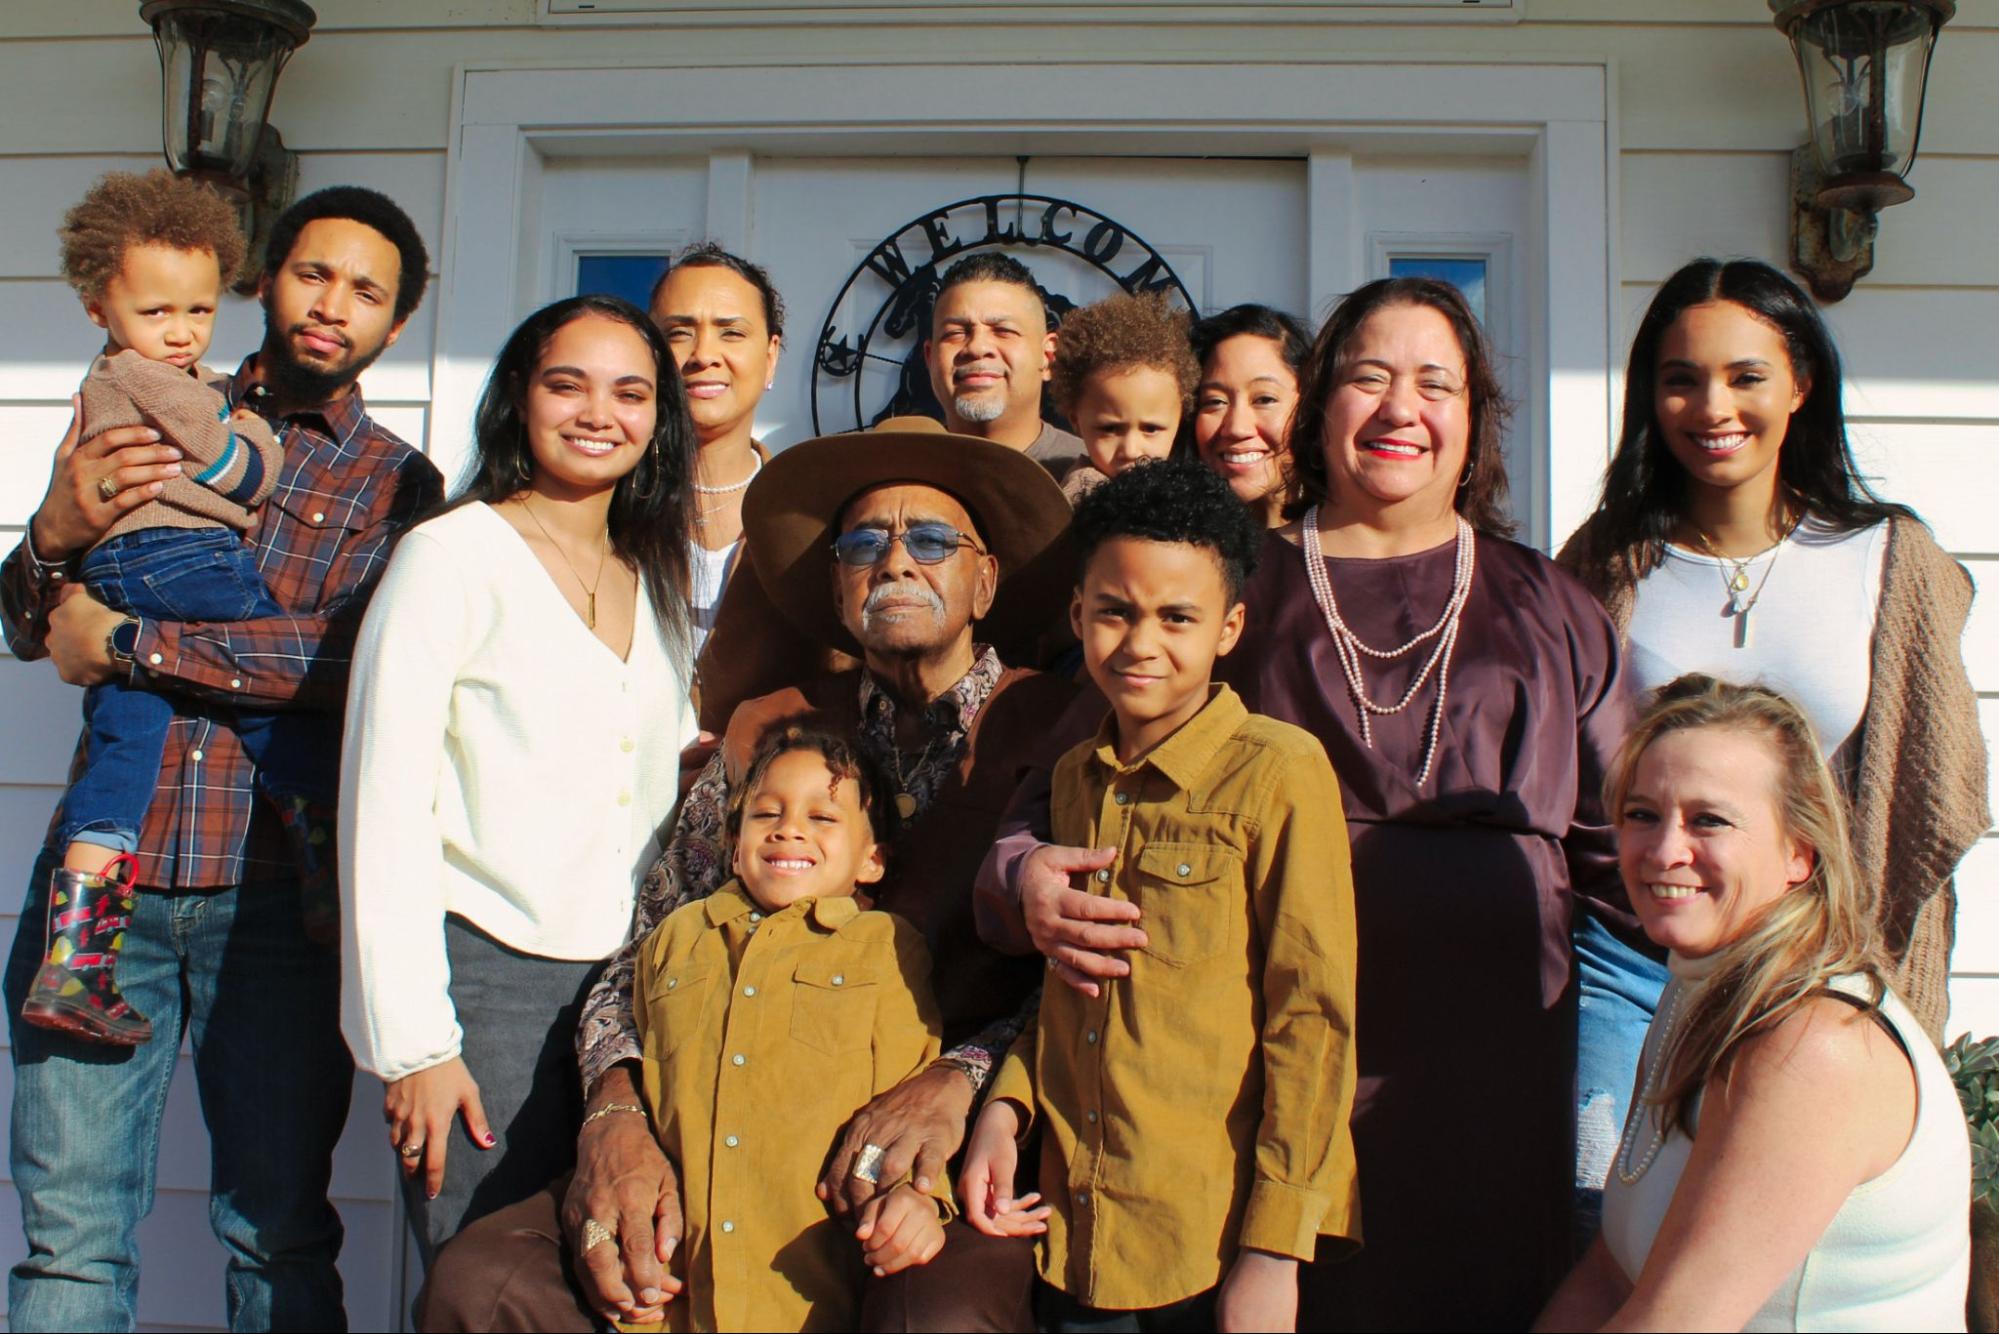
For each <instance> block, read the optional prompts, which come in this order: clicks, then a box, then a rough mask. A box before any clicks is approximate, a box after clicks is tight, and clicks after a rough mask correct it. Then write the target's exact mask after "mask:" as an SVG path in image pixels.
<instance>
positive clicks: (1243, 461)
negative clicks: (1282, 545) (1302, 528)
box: [1192, 305, 1312, 528]
mask: <svg viewBox="0 0 1999 1334" xmlns="http://www.w3.org/2000/svg"><path fill="white" fill-rule="evenodd" d="M1192 338H1193V343H1194V359H1195V360H1196V361H1198V362H1200V363H1201V380H1200V383H1199V385H1198V386H1197V387H1196V388H1195V390H1194V448H1195V449H1196V451H1198V452H1199V454H1200V456H1201V462H1203V463H1205V464H1207V465H1208V466H1209V467H1210V468H1212V469H1214V470H1215V471H1216V472H1218V473H1220V474H1221V475H1222V476H1223V477H1224V478H1226V479H1227V480H1228V484H1229V489H1230V490H1232V491H1234V492H1235V493H1236V499H1238V500H1240V501H1242V503H1243V504H1245V505H1249V506H1251V507H1253V508H1255V509H1257V510H1258V511H1259V512H1260V513H1261V514H1262V515H1263V517H1264V519H1265V520H1266V521H1267V522H1268V523H1269V525H1270V526H1271V527H1273V528H1275V527H1276V526H1278V525H1279V524H1281V523H1283V522H1284V516H1283V508H1284V498H1285V495H1286V493H1287V492H1288V491H1289V490H1290V487H1291V446H1290V443H1289V437H1290V432H1291V414H1292V412H1293V410H1294V409H1296V408H1297V406H1298V375H1299V372H1300V370H1301V369H1302V368H1303V366H1304V364H1305V357H1306V354H1307V353H1309V352H1310V351H1311V350H1312V335H1311V334H1310V333H1308V332H1306V329H1305V326H1304V325H1302V324H1300V323H1299V322H1298V321H1297V320H1295V319H1293V318H1292V317H1291V316H1289V315H1286V314H1285V313H1284V312H1283V311H1280V310H1272V309H1271V308H1270V307H1269V306H1258V305H1241V306H1230V307H1229V308H1228V309H1227V310H1224V311H1222V312H1220V313H1219V314H1215V315H1210V316H1208V317H1207V318H1206V319H1204V320H1201V321H1199V322H1198V323H1196V324H1195V325H1194V329H1193V334H1192Z"/></svg>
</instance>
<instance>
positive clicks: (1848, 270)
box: [1769, 0, 1957, 302]
mask: <svg viewBox="0 0 1999 1334" xmlns="http://www.w3.org/2000/svg"><path fill="white" fill-rule="evenodd" d="M1881 2H1882V0H1769V6H1770V10H1771V16H1772V22H1773V23H1774V24H1775V25H1776V28H1777V30H1778V31H1779V32H1781V33H1783V34H1784V35H1785V37H1787V38H1789V39H1791V42H1792V46H1793V49H1794V55H1795V57H1796V59H1797V62H1798V73H1799V77H1800V78H1801V79H1803V80H1804V81H1805V83H1806V88H1805V97H1806V106H1807V109H1808V110H1809V108H1810V106H1811V97H1812V93H1811V86H1810V80H1811V71H1810V69H1809V67H1808V66H1807V64H1806V57H1805V53H1804V49H1803V45H1802V44H1801V43H1800V42H1799V41H1798V38H1797V31H1798V29H1799V28H1800V27H1802V26H1803V25H1804V24H1805V23H1807V22H1808V21H1810V20H1811V19H1812V18H1814V17H1815V16H1817V15H1819V14H1821V13H1824V12H1825V11H1827V10H1832V9H1843V8H1845V7H1847V6H1849V5H1854V4H1862V3H1881ZM1891 2H1892V3H1896V4H1899V5H1901V6H1902V7H1903V8H1905V9H1908V10H1910V11H1912V12H1914V13H1919V14H1925V15H1927V16H1928V17H1929V19H1930V24H1931V28H1930V38H1929V40H1930V42H1931V50H1930V51H1929V52H1928V53H1926V54H1925V56H1924V66H1923V78H1922V86H1921V93H1922V95H1920V96H1918V98H1917V100H1916V105H1915V107H1914V109H1913V112H1910V111H1908V110H1906V109H1905V110H1904V112H1903V114H1905V115H1907V114H1913V115H1914V117H1915V124H1914V125H1913V126H1912V127H1910V133H1909V153H1908V159H1907V161H1905V162H1903V163H1902V164H1901V166H1900V170H1893V169H1890V167H1889V166H1888V164H1887V163H1886V162H1885V161H1883V162H1877V163H1875V164H1873V166H1872V167H1870V168H1868V169H1865V170H1860V171H1847V172H1842V173H1840V174H1838V175H1834V176H1828V175H1827V174H1826V172H1825V168H1824V166H1823V164H1822V163H1821V161H1820V159H1819V153H1818V148H1817V145H1815V144H1814V143H1813V142H1812V140H1811V139H1810V138H1807V139H1806V141H1805V144H1804V146H1803V147H1802V148H1799V149H1798V150H1797V151H1796V152H1794V153H1792V155H1791V194H1790V201H1791V267H1792V269H1794V270H1795V271H1796V272H1797V273H1799V274H1800V275H1802V276H1803V277H1804V278H1805V279H1806V281H1807V282H1809V283H1810V284H1811V289H1812V293H1813V295H1815V296H1817V297H1818V299H1819V300H1820V301H1825V302H1832V301H1839V300H1843V299H1844V298H1845V297H1846V295H1847V294H1848V293H1849V292H1851V291H1852V290H1853V285H1854V283H1856V282H1858V281H1859V280H1860V279H1861V278H1863V277H1865V276H1866V275H1867V274H1868V273H1869V272H1871V271H1872V270H1873V268H1874V241H1875V238H1876V236H1877V235H1878V234H1879V231H1880V226H1881V217H1880V214H1881V210H1882V209H1884V208H1888V207H1891V206H1893V205H1895V204H1905V203H1907V202H1908V201H1909V200H1911V199H1914V198H1915V197H1916V191H1915V187H1914V186H1911V185H1910V184H1909V183H1908V181H1907V180H1905V179H1904V177H1905V176H1906V174H1907V172H1908V170H1909V168H1910V167H1912V166H1913V165H1914V164H1915V160H1916V151H1917V149H1918V147H1919V146H1920V144H1921V141H1922V127H1923V103H1924V102H1925V101H1926V100H1927V93H1928V89H1929V66H1930V62H1931V61H1932V60H1933V59H1934V58H1935V49H1934V47H1935V41H1936V35H1937V34H1938V33H1940V32H1941V30H1942V28H1943V25H1944V24H1946V23H1948V22H1950V20H1951V19H1952V18H1954V17H1956V14H1957V3H1956V0H1891ZM1888 50H1889V47H1887V46H1882V47H1880V48H1877V49H1875V50H1873V51H1872V52H1871V53H1870V57H1869V68H1870V83H1871V85H1872V87H1871V89H1870V96H1869V98H1868V99H1867V104H1866V114H1867V115H1868V117H1869V119H1870V122H1871V126H1870V128H1871V131H1872V132H1871V134H1870V136H1869V137H1870V138H1871V139H1873V140H1874V141H1875V142H1876V143H1877V144H1878V145H1881V146H1882V148H1883V149H1885V146H1886V145H1887V143H1888V142H1890V140H1891V138H1892V137H1893V135H1892V131H1893V127H1891V126H1890V125H1889V124H1888V122H1887V116H1888V110H1887V108H1886V107H1885V106H1884V105H1883V100H1884V99H1885V98H1886V83H1885V81H1886V75H1885V72H1884V63H1883V57H1884V56H1885V55H1886V53H1887V51H1888ZM1816 130H1817V126H1816V125H1813V126H1811V127H1809V129H1808V134H1810V133H1816Z"/></svg>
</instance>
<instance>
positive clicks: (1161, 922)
mask: <svg viewBox="0 0 1999 1334" xmlns="http://www.w3.org/2000/svg"><path fill="white" fill-rule="evenodd" d="M1125 885H1126V887H1127V888H1128V889H1129V890H1130V892H1131V897H1132V900H1133V901H1134V902H1135V903H1137V904H1138V907H1139V911H1141V912H1142V913H1143V914H1144V917H1143V918H1142V919H1141V920H1140V922H1139V926H1141V927H1142V928H1144V931H1145V934H1146V936H1147V938H1148V939H1149V940H1150V942H1151V943H1150V944H1149V945H1147V946H1146V949H1145V952H1146V953H1147V954H1149V955H1151V956H1152V957H1153V958H1155V959H1157V960H1159V961H1160V962H1161V963H1164V964H1169V965H1171V966H1173V967H1185V966H1186V965H1188V964H1192V963H1199V962H1201V961H1202V960H1204V959H1211V958H1213V957H1214V956H1215V955H1217V954H1219V953H1221V952H1222V951H1223V950H1224V949H1226V948H1227V947H1228V946H1229V945H1230V943H1231V940H1232V939H1233V937H1234V934H1235V932H1234V926H1235V923H1236V921H1237V920H1239V919H1240V918H1241V916H1242V911H1243V907H1242V900H1243V871H1242V862H1241V860H1240V859H1239V858H1237V857H1236V856H1235V855H1234V854H1233V853H1231V852H1229V851H1228V850H1226V849H1224V848H1218V847H1215V846H1213V845H1212V844H1207V843H1153V844H1150V845H1148V846H1147V847H1146V848H1145V849H1144V850H1143V851H1141V852H1140V853H1139V854H1138V857H1137V859H1136V860H1135V861H1134V862H1133V865H1132V873H1131V874H1129V875H1127V876H1126V877H1125Z"/></svg>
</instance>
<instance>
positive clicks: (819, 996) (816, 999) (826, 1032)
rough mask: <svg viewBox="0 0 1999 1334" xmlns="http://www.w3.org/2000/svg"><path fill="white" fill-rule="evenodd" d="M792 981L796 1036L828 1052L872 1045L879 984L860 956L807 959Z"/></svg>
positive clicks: (846, 1051)
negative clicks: (857, 957) (858, 957)
mask: <svg viewBox="0 0 1999 1334" xmlns="http://www.w3.org/2000/svg"><path fill="white" fill-rule="evenodd" d="M791 983H792V986H791V1036H792V1037H793V1038H795V1039H797V1040H798V1041H800V1042H802V1043H804V1044H805V1045H806V1046H808V1047H811V1048H812V1049H813V1050H815V1051H821V1052H825V1053H826V1054H827V1055H829V1056H842V1055H847V1054H849V1053H853V1052H863V1051H866V1050H867V1049H868V1047H869V1046H870V1045H871V1044H872V1042H873V1040H874V1029H875V997H876V995H877V994H878V993H879V992H880V990H881V988H880V986H879V985H878V984H877V983H876V981H875V979H874V977H873V976H872V974H871V973H870V972H869V971H867V970H866V969H865V967H864V966H863V965H862V964H861V961H860V960H857V959H853V958H847V959H841V958H840V957H838V956H834V957H831V958H822V959H811V960H807V961H806V962H804V963H801V964H799V965H798V967H797V969H796V970H794V971H793V973H792V975H791Z"/></svg>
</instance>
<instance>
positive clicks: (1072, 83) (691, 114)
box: [431, 55, 1619, 545]
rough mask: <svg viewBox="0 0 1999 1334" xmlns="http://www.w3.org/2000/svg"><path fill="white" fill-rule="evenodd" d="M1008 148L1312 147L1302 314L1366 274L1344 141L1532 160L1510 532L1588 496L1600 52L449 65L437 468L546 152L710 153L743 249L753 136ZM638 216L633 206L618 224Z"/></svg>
mask: <svg viewBox="0 0 1999 1334" xmlns="http://www.w3.org/2000/svg"><path fill="white" fill-rule="evenodd" d="M1022 153H1030V154H1036V155H1043V154H1047V155H1056V154H1059V155H1064V156H1082V155H1089V154H1095V153H1108V154H1117V155H1122V156H1132V155H1165V156H1189V155H1200V154H1214V155H1227V156H1244V155H1254V156H1297V157H1301V158H1304V159H1306V160H1307V162H1308V191H1307V194H1308V208H1309V210H1310V214H1311V216H1310V219H1309V224H1310V226H1309V231H1308V235H1309V236H1310V237H1311V238H1312V239H1311V241H1310V245H1309V256H1308V265H1309V271H1308V275H1307V277H1308V284H1309V287H1308V290H1309V292H1310V302H1311V304H1310V307H1309V313H1311V314H1313V315H1315V316H1316V315H1320V314H1323V313H1324V311H1325V310H1326V309H1327V308H1328V307H1329V305H1330V303H1331V301H1332V300H1333V299H1334V298H1335V297H1337V296H1338V295H1339V294H1340V293H1342V292H1345V291H1349V290H1351V289H1352V288H1353V287H1355V286H1356V285H1358V283H1359V282H1360V281H1362V280H1363V278H1364V276H1365V273H1366V266H1367V254H1366V238H1365V236H1364V235H1362V232H1361V229H1360V228H1359V227H1357V226H1356V225H1355V218H1354V216H1353V190H1352V186H1353V180H1354V167H1353V159H1354V157H1355V156H1356V155H1396V154H1401V155H1422V156H1439V155H1447V156H1464V155H1468V154H1472V155H1478V156H1501V157H1508V158H1514V159H1517V160H1521V161H1523V162H1524V164H1525V169H1526V170H1527V171H1528V173H1529V179H1530V188H1531V191H1532V210H1533V215H1534V216H1533V219H1532V224H1533V226H1534V227H1535V228H1537V229H1538V231H1539V233H1540V235H1539V236H1538V237H1536V236H1528V237H1524V238H1522V241H1523V250H1524V251H1525V253H1524V254H1523V255H1522V260H1523V263H1522V266H1521V267H1522V273H1523V276H1524V279H1525V290H1524V291H1522V292H1521V293H1520V299H1521V303H1522V306H1523V307H1524V309H1525V310H1526V311H1528V312H1530V314H1529V319H1530V324H1529V328H1530V330H1531V331H1532V337H1531V338H1530V342H1529V353H1528V355H1529V358H1530V361H1531V363H1532V364H1531V365H1530V367H1529V368H1528V375H1527V385H1528V396H1527V397H1528V401H1527V402H1526V403H1525V404H1523V408H1524V409H1525V412H1524V416H1525V418H1526V420H1527V423H1528V426H1527V429H1526V430H1525V431H1524V432H1516V434H1515V439H1514V445H1513V448H1515V449H1516V450H1522V449H1524V450H1526V451H1528V452H1529V456H1530V458H1531V460H1532V462H1533V469H1532V473H1531V476H1532V479H1533V491H1534V494H1533V496H1532V498H1531V501H1530V503H1529V505H1528V507H1527V510H1526V512H1525V513H1524V515H1523V517H1524V518H1525V520H1526V523H1525V531H1524V532H1523V534H1522V536H1523V537H1526V538H1528V539H1529V540H1532V541H1535V542H1537V543H1540V544H1543V545H1545V544H1546V543H1547V542H1548V541H1549V540H1550V535H1551V534H1553V535H1557V536H1559V535H1563V534H1566V533H1567V532H1569V531H1570V530H1571V529H1572V528H1573V527H1574V525H1575V524H1576V523H1577V522H1578V521H1580V519H1581V518H1582V517H1583V516H1584V515H1585V514H1587V512H1588V510H1589V507H1590V505H1591V503H1592V501H1593V500H1594V497H1595V491H1596V486H1597V482H1598V479H1599V477H1600V475H1601V473H1602V470H1603V465H1604V461H1605V460H1606V459H1607V458H1608V457H1609V449H1610V442H1611V439H1612V421H1613V415H1612V414H1613V412H1614V402H1613V399H1612V372H1613V368H1614V366H1615V356H1614V348H1613V342H1612V337H1613V332H1614V331H1615V330H1616V329H1617V328H1618V326H1619V317H1618V312H1617V309H1616V305H1615V302H1616V295H1617V284H1616V282H1615V279H1614V269H1613V262H1614V259H1615V253H1614V243H1615V235H1616V232H1615V225H1616V217H1617V210H1616V198H1617V175H1616V172H1617V142H1616V116H1615V70H1614V68H1613V67H1612V65H1611V62H1610V61H1609V60H1608V59H1607V58H1598V59H1587V60H1581V61H1577V62H1574V63H1566V62H1561V61H1521V62H1510V61H1504V60H1492V59H1481V60H1478V61H1475V62H1474V61H1469V60H1450V59H1434V60H1427V61H1418V60H1410V59H1407V58H1394V59H1384V60H1370V59H1357V58H1354V57H1341V58H1335V57H1332V56H1330V55H1329V56H1326V57H1323V58H1314V57H1311V56H1303V57H1300V58H1298V59H1297V60H1295V61H1293V62H1288V63H1283V64H1256V63H1247V64H1245V63H1226V64H1223V63H1213V64H1170V63H1150V62H1143V61H1132V62H1129V63H1105V62H1100V61H1092V62H1084V63H1074V64H1047V65H978V64H965V65H939V64H925V65H882V64H816V65H814V64H799V65H756V64H743V65H736V66H728V67H716V66H703V67H698V68H676V67H672V66H671V65H670V64H667V63H663V62H662V63H659V64H655V65H652V66H648V67H628V68H611V69H605V68H594V69H584V68H577V67H570V66H556V67H550V66H527V65H520V64H505V65H493V66H486V65H480V66H466V67H461V68H460V69H459V70H457V71H456V76H455V84H454V88H453V96H452V114H451V138H450V144H449V158H448V164H447V167H446V185H445V209H446V213H445V216H446V219H447V226H448V229H449V239H448V240H447V242H446V244H445V246H444V255H443V264H442V268H443V273H442V281H441V282H440V284H439V286H440V289H441V290H440V294H439V311H438V324H437V345H436V352H435V358H436V360H435V364H434V366H433V368H432V370H433V380H432V383H433V401H432V404H431V412H432V417H431V422H432V425H431V441H432V452H433V454H434V455H436V456H437V457H438V461H439V463H440V466H442V467H443V468H444V469H445V471H446V473H447V475H450V474H453V473H455V472H456V470H457V469H458V467H459V466H460V464H461V463H462V461H463V459H464V456H465V448H466V432H467V430H468V428H469V423H470V422H471V420H472V411H473V407H474V405H475V403H476V402H477V400H478V395H479V391H480V389H481V387H482V386H483V384H484V381H485V377H486V373H487V371H488V369H489V368H490V367H491V364H492V359H493V357H494V355H495V354H496V353H497V352H498V351H499V347H500V344H501V343H502V342H503V341H504V340H505V338H506V335H507V332H508V331H509V330H510V329H512V327H513V326H514V325H515V324H516V323H517V322H518V321H519V319H520V318H521V317H522V316H524V315H525V314H526V313H527V312H528V310H530V309H532V307H533V306H534V305H535V303H536V301H537V300H538V299H539V298H540V296H541V294H542V292H543V291H544V290H546V287H545V278H544V276H543V275H542V274H541V272H540V268H541V265H542V264H543V262H544V259H543V256H542V255H541V253H540V250H541V247H537V246H530V245H524V244H523V243H522V238H523V236H526V235H531V234H532V231H533V227H532V220H533V218H534V217H535V215H536V214H537V212H538V205H539V189H540V187H539V177H540V173H541V166H542V164H543V163H544V162H545V161H546V160H547V159H549V158H551V157H571V156H590V157H599V156H625V155H646V156H654V155H657V156H670V157H677V158H687V157H700V156H704V155H705V156H708V157H709V160H710V172H709V181H708V218H707V220H708V231H709V235H710V236H711V237H712V238H713V239H715V240H717V241H719V242H721V243H722V244H724V245H728V246H731V247H740V248H744V249H748V248H749V247H750V245H751V241H752V238H751V236H750V227H751V210H750V201H751V198H752V188H753V184H754V180H753V178H754V158H753V156H752V155H753V154H764V155H771V156H779V155H782V156H804V155H840V156H871V155H879V156H889V157H906V156H914V155H925V156H952V155H978V156H995V155H1008V156H1011V155H1014V154H1022ZM829 206H830V207H829V213H830V209H836V208H837V206H838V201H829ZM831 216H833V217H834V218H835V219H836V218H837V215H831ZM496 220H499V221H496ZM1465 222H1466V224H1467V225H1472V226H1475V225H1476V220H1471V219H1467V220H1465ZM634 224H636V225H637V227H642V226H643V223H642V222H641V221H640V220H635V219H623V220H618V224H617V225H619V227H620V228H621V230H633V229H635V228H634Z"/></svg>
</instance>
